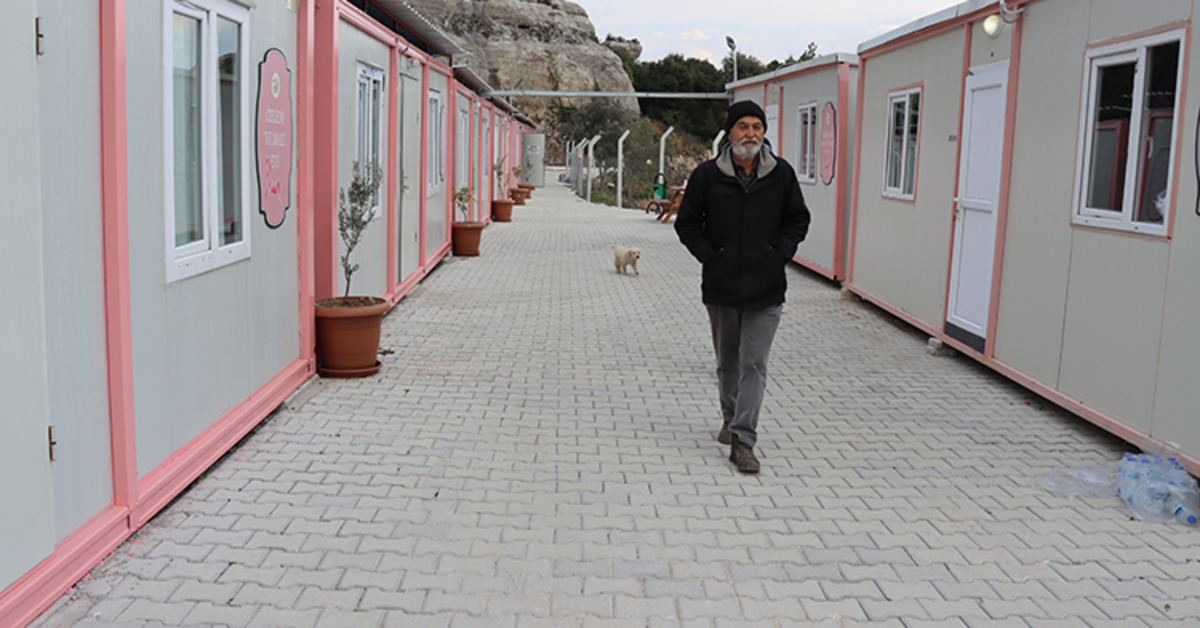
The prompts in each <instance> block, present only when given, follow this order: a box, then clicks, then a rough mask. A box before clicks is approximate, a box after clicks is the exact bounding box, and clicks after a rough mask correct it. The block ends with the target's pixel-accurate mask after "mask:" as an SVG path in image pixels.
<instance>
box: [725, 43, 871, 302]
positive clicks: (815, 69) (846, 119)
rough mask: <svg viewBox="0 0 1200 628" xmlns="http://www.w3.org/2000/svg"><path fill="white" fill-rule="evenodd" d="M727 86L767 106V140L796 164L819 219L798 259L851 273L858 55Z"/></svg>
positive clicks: (834, 274) (830, 271)
mask: <svg viewBox="0 0 1200 628" xmlns="http://www.w3.org/2000/svg"><path fill="white" fill-rule="evenodd" d="M727 88H728V89H729V90H730V91H731V92H732V95H733V100H735V101H737V100H752V101H754V102H756V103H758V104H759V105H760V106H762V107H763V111H764V112H765V113H766V114H767V139H768V140H770V142H771V146H772V148H773V150H774V152H775V154H777V155H780V156H782V157H783V158H784V159H786V160H787V161H788V162H790V163H791V164H792V167H793V168H794V169H795V170H796V177H797V179H799V181H800V186H801V188H802V190H803V192H804V200H805V202H806V203H807V204H808V208H809V211H810V212H811V213H812V224H811V225H810V227H809V231H808V237H807V238H806V239H805V241H804V243H803V244H801V245H800V249H799V250H798V251H797V253H796V256H795V258H794V259H795V261H796V262H797V263H799V264H801V265H802V266H805V267H807V268H809V269H810V270H812V271H814V272H817V273H819V274H821V275H824V276H825V277H828V278H829V279H834V280H841V279H843V278H844V277H845V259H846V234H847V226H848V222H849V216H850V212H849V207H850V202H849V199H850V184H851V180H852V177H851V171H850V168H849V165H850V164H852V163H853V161H852V160H851V158H850V157H851V148H852V147H853V146H854V142H853V130H854V126H853V120H854V107H855V106H856V105H857V102H856V98H855V92H856V90H857V89H858V58H857V57H856V56H855V55H852V54H845V53H835V54H829V55H824V56H821V57H817V58H815V59H810V60H808V61H804V62H801V63H796V64H793V65H788V66H784V67H782V68H779V69H777V70H774V71H772V72H769V73H767V74H760V75H758V76H754V77H751V78H748V79H743V80H741V81H737V82H736V83H730V84H729V85H728V86H727Z"/></svg>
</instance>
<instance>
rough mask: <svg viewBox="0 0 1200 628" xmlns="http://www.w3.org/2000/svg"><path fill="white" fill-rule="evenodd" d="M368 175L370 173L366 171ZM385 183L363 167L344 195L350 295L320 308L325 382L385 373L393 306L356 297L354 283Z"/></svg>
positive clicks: (341, 223) (375, 170)
mask: <svg viewBox="0 0 1200 628" xmlns="http://www.w3.org/2000/svg"><path fill="white" fill-rule="evenodd" d="M364 170H365V172H364ZM382 180H383V170H382V169H381V168H380V167H379V165H378V164H371V165H370V166H367V167H366V168H362V169H360V168H359V164H358V162H357V161H356V162H354V175H353V177H352V178H351V181H350V186H349V188H341V190H339V191H338V235H339V236H340V237H341V240H342V248H343V253H342V255H341V256H340V258H339V261H340V262H341V267H342V276H343V277H344V278H345V280H346V288H345V292H344V293H343V294H342V296H340V297H333V298H330V299H322V300H320V301H317V303H316V336H317V372H319V373H320V374H321V375H322V376H324V377H367V376H370V375H374V374H375V373H378V372H379V368H380V366H381V364H380V362H379V358H378V355H379V336H380V327H381V325H382V324H383V315H384V314H386V313H387V311H388V302H387V301H385V300H384V299H381V298H379V297H366V296H350V280H351V279H352V278H353V277H354V273H355V271H357V270H358V264H356V263H354V262H352V261H351V259H352V255H353V254H354V249H356V248H358V245H359V242H360V241H361V240H362V236H363V232H365V231H366V229H367V226H368V225H370V224H371V222H372V221H374V220H375V218H376V209H375V207H376V196H377V192H378V191H379V186H380V183H381V182H382Z"/></svg>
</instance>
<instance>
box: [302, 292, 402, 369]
mask: <svg viewBox="0 0 1200 628" xmlns="http://www.w3.org/2000/svg"><path fill="white" fill-rule="evenodd" d="M387 311H388V303H387V301H384V300H383V299H380V298H378V297H349V298H342V297H338V298H333V299H323V300H321V301H317V303H316V336H317V372H318V373H320V374H321V376H322V377H344V378H349V377H368V376H371V375H374V374H376V373H378V372H379V368H380V367H381V366H382V364H380V362H379V358H378V356H379V333H380V331H379V330H380V327H381V326H382V324H383V315H384V314H386V313H387Z"/></svg>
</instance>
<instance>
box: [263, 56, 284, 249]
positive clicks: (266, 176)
mask: <svg viewBox="0 0 1200 628" xmlns="http://www.w3.org/2000/svg"><path fill="white" fill-rule="evenodd" d="M256 119H257V127H256V131H255V146H256V147H257V155H256V157H255V163H256V164H257V165H258V207H259V209H258V210H259V211H260V212H262V215H263V219H264V220H266V222H267V226H268V227H270V228H272V229H275V228H277V227H279V226H280V225H282V224H283V219H284V218H285V217H286V216H287V210H288V207H290V206H291V204H292V202H291V194H292V185H291V183H292V72H291V70H289V69H288V67H287V58H285V57H284V56H283V53H282V52H280V51H279V50H278V49H276V48H271V49H270V50H268V51H267V54H266V55H265V56H264V57H263V60H262V63H260V64H258V115H257V116H256Z"/></svg>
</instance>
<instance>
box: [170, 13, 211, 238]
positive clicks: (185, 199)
mask: <svg viewBox="0 0 1200 628" xmlns="http://www.w3.org/2000/svg"><path fill="white" fill-rule="evenodd" d="M172 52H173V54H172V62H173V66H174V72H173V77H174V78H173V81H172V82H173V85H172V104H173V105H174V106H173V107H172V109H173V112H172V115H173V121H174V127H175V128H174V131H175V132H174V149H175V151H174V152H175V155H174V162H175V246H183V245H185V244H191V243H193V242H199V241H201V240H203V239H204V207H203V200H202V198H201V196H200V189H201V185H202V182H201V174H202V171H201V145H200V130H201V127H200V112H201V101H200V87H201V79H202V76H201V67H200V20H198V19H195V18H193V17H190V16H186V15H179V14H175V15H174V17H173V41H172Z"/></svg>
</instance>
